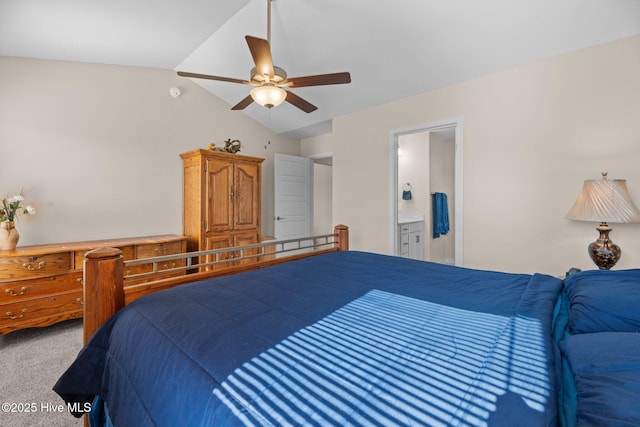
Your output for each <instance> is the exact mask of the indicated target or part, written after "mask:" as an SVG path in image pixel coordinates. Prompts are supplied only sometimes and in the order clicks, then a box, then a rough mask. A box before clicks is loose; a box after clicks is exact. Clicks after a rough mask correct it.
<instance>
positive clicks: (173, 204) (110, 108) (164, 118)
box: [0, 57, 300, 245]
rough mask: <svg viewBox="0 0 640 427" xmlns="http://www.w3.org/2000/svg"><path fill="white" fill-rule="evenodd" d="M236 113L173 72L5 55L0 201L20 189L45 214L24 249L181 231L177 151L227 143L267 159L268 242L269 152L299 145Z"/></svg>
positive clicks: (267, 220) (28, 231) (24, 234)
mask: <svg viewBox="0 0 640 427" xmlns="http://www.w3.org/2000/svg"><path fill="white" fill-rule="evenodd" d="M172 86H178V87H180V88H181V89H182V92H183V94H182V96H181V97H179V98H177V99H174V98H172V97H170V96H169V88H170V87H172ZM229 108H230V107H229V106H228V105H227V104H226V103H224V102H223V101H221V100H220V99H218V98H216V97H214V96H213V95H211V94H209V93H208V92H206V91H204V90H202V89H201V88H200V87H199V86H197V85H195V84H193V83H192V82H190V81H189V80H187V79H183V78H180V77H178V76H176V75H175V73H174V72H173V71H171V70H157V69H146V68H135V67H117V66H104V65H96V64H81V63H72V62H60V61H42V60H29V59H18V58H8V57H0V195H2V196H4V195H11V194H13V193H15V192H18V191H20V190H21V189H22V188H24V189H25V191H26V192H27V201H28V202H29V203H31V204H33V205H34V206H35V207H36V209H37V211H38V212H37V215H35V216H33V217H23V218H22V219H21V220H20V222H19V223H18V227H19V231H20V234H21V239H20V245H27V244H38V243H49V242H63V241H75V240H86V239H101V238H115V237H125V236H141V235H151V234H162V233H176V234H180V233H181V232H182V208H181V206H182V174H181V173H182V172H181V161H180V157H179V154H180V153H182V152H185V151H189V150H192V149H195V148H206V147H207V146H208V145H209V143H211V142H213V143H216V144H219V145H222V144H223V142H224V140H226V139H228V138H232V139H239V140H240V141H242V153H244V154H247V155H253V156H260V157H265V158H266V159H267V160H266V161H265V163H264V166H263V167H264V172H263V181H264V184H263V231H264V232H265V234H272V233H273V231H272V229H273V224H272V219H273V154H274V153H275V152H282V153H288V154H296V155H297V154H299V151H300V147H299V142H298V141H297V140H292V139H288V138H284V137H281V136H275V135H273V134H272V133H271V132H269V131H267V130H266V129H265V128H264V127H262V126H260V125H259V124H257V123H256V122H254V121H253V120H251V119H249V118H247V117H246V116H245V115H243V114H242V113H238V112H234V111H230V110H229ZM268 141H271V142H270V144H269V143H268Z"/></svg>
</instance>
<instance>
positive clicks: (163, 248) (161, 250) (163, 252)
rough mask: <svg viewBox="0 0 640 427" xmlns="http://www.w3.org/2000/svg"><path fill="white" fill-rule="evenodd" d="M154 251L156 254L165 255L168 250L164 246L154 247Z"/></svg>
mask: <svg viewBox="0 0 640 427" xmlns="http://www.w3.org/2000/svg"><path fill="white" fill-rule="evenodd" d="M153 252H155V253H156V255H166V254H167V252H168V249H167V248H165V247H162V248H155V249H154V251H153Z"/></svg>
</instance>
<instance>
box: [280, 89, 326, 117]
mask: <svg viewBox="0 0 640 427" xmlns="http://www.w3.org/2000/svg"><path fill="white" fill-rule="evenodd" d="M286 92H287V97H286V98H285V99H284V100H285V101H287V102H288V103H289V104H291V105H295V106H296V107H298V108H299V109H301V110H302V111H304V112H305V113H311V112H312V111H316V110H317V109H318V107H316V106H315V105H313V104H311V103H310V102H308V101H306V100H304V99H302V98H300V97H299V96H298V95H296V94H295V93H293V92H289V91H288V90H287V91H286Z"/></svg>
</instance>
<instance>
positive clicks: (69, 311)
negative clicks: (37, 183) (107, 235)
mask: <svg viewBox="0 0 640 427" xmlns="http://www.w3.org/2000/svg"><path fill="white" fill-rule="evenodd" d="M101 247H114V248H118V249H120V250H121V251H122V255H123V258H124V259H125V261H126V260H130V259H140V258H150V257H154V256H160V255H170V254H177V253H183V252H185V250H186V238H185V237H182V236H175V235H162V236H149V237H134V238H124V239H111V240H93V241H86V242H71V243H57V244H47V245H34V246H22V247H18V248H16V249H15V250H11V251H0V335H4V334H6V333H9V332H11V331H15V330H17V329H23V328H30V327H39V326H48V325H51V324H54V323H57V322H60V321H62V320H67V319H74V318H79V317H82V268H83V262H84V254H85V253H86V252H87V251H89V250H92V249H96V248H101ZM174 266H175V265H172V266H167V267H165V268H169V267H174ZM150 268H151V266H146V265H140V266H135V270H132V271H127V272H125V274H136V273H142V272H145V271H147V270H148V271H151V270H150ZM176 274H183V273H175V272H172V273H164V274H163V273H162V272H160V273H158V275H154V276H151V277H153V278H154V279H155V278H158V276H169V275H176ZM145 280H151V278H150V277H145V278H144V279H134V280H131V281H128V282H127V284H133V283H138V282H142V281H145Z"/></svg>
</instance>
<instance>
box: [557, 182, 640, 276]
mask: <svg viewBox="0 0 640 427" xmlns="http://www.w3.org/2000/svg"><path fill="white" fill-rule="evenodd" d="M566 218H568V219H573V220H578V221H596V222H599V223H600V225H599V226H598V227H597V228H596V230H598V231H599V232H600V237H598V240H596V241H595V242H593V243H591V244H590V245H589V256H590V257H591V259H592V260H593V262H594V263H595V264H596V265H597V266H598V268H599V269H600V270H609V269H610V268H611V267H613V266H614V265H615V264H616V263H617V262H618V260H619V259H620V255H621V253H622V251H621V250H620V247H619V246H618V245H616V244H614V243H613V242H612V241H611V239H609V232H610V231H611V228H610V227H609V225H608V223H610V222H614V223H625V222H640V211H638V208H637V207H636V206H635V205H634V204H633V201H632V200H631V196H629V191H628V190H627V182H626V180H624V179H614V180H607V173H606V172H603V173H602V179H592V180H586V181H585V182H584V185H583V187H582V192H581V193H580V195H579V196H578V200H576V202H575V204H574V205H573V207H572V208H571V210H570V211H569V213H568V214H567V216H566Z"/></svg>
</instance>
